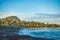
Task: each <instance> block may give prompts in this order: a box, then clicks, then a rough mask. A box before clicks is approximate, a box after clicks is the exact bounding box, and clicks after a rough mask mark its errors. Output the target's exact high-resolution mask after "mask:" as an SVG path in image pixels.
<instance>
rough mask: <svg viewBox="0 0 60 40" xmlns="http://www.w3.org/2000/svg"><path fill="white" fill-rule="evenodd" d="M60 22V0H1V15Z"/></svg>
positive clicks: (45, 21) (28, 19)
mask: <svg viewBox="0 0 60 40" xmlns="http://www.w3.org/2000/svg"><path fill="white" fill-rule="evenodd" d="M7 16H17V17H19V18H20V19H21V20H27V21H38V22H44V23H58V24H60V0H0V17H7Z"/></svg>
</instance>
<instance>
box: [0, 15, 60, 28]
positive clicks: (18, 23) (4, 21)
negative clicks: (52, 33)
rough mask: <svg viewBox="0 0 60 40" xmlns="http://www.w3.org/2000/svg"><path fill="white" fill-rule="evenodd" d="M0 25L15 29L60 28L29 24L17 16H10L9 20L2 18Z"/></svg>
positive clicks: (38, 23)
mask: <svg viewBox="0 0 60 40" xmlns="http://www.w3.org/2000/svg"><path fill="white" fill-rule="evenodd" d="M0 25H3V26H7V27H8V26H13V27H22V28H24V27H25V28H58V27H60V25H58V24H48V23H47V24H44V23H40V22H35V21H31V22H29V21H28V22H27V21H21V20H20V19H19V18H18V17H16V16H9V17H7V18H2V19H0Z"/></svg>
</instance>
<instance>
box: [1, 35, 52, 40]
mask: <svg viewBox="0 0 60 40" xmlns="http://www.w3.org/2000/svg"><path fill="white" fill-rule="evenodd" d="M0 40H53V39H45V38H35V37H31V36H28V35H25V36H24V35H8V36H5V37H3V36H0Z"/></svg>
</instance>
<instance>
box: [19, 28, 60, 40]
mask: <svg viewBox="0 0 60 40" xmlns="http://www.w3.org/2000/svg"><path fill="white" fill-rule="evenodd" d="M18 34H19V35H29V36H32V37H39V38H51V39H56V40H60V29H38V30H32V29H26V28H22V29H20V30H19V32H18Z"/></svg>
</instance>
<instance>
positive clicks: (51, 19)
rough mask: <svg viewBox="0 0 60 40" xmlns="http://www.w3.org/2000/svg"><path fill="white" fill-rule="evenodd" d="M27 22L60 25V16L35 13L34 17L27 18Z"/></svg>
mask: <svg viewBox="0 0 60 40" xmlns="http://www.w3.org/2000/svg"><path fill="white" fill-rule="evenodd" d="M27 20H29V21H32V20H33V21H38V22H43V23H54V24H60V14H45V13H37V14H36V15H35V16H32V17H30V18H28V19H27Z"/></svg>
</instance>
